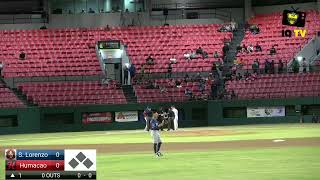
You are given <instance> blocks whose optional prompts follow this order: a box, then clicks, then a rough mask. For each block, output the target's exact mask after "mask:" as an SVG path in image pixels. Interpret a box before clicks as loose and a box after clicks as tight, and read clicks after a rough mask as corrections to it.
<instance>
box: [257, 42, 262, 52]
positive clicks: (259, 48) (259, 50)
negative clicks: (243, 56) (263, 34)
mask: <svg viewBox="0 0 320 180" xmlns="http://www.w3.org/2000/svg"><path fill="white" fill-rule="evenodd" d="M256 52H262V48H261V46H260V45H259V44H258V42H257V44H256Z"/></svg>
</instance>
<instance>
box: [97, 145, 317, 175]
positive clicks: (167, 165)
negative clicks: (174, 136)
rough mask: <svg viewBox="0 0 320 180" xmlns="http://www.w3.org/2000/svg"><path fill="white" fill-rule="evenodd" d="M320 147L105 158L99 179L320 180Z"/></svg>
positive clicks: (100, 165)
mask: <svg viewBox="0 0 320 180" xmlns="http://www.w3.org/2000/svg"><path fill="white" fill-rule="evenodd" d="M319 152H320V148H281V149H256V150H252V149H251V150H243V149H242V150H229V151H226V150H224V151H209V152H188V153H184V152H170V153H167V154H165V156H163V158H161V159H157V158H155V157H154V156H153V155H152V154H130V155H102V156H99V159H98V167H99V169H103V171H100V172H99V171H98V173H99V174H98V177H99V180H100V179H101V180H107V179H108V180H150V179H152V180H215V179H219V180H220V179H223V180H224V179H228V180H229V179H230V180H248V179H252V180H253V179H259V180H275V179H281V180H318V179H319V177H320V171H319V169H320V156H319Z"/></svg>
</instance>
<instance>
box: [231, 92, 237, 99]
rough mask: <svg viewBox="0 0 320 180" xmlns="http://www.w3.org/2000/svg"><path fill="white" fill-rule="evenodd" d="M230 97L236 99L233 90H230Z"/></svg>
mask: <svg viewBox="0 0 320 180" xmlns="http://www.w3.org/2000/svg"><path fill="white" fill-rule="evenodd" d="M231 99H237V95H236V93H235V92H234V90H231Z"/></svg>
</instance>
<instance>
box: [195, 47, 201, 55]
mask: <svg viewBox="0 0 320 180" xmlns="http://www.w3.org/2000/svg"><path fill="white" fill-rule="evenodd" d="M196 54H197V55H198V54H200V55H203V49H202V48H201V47H199V48H198V49H196Z"/></svg>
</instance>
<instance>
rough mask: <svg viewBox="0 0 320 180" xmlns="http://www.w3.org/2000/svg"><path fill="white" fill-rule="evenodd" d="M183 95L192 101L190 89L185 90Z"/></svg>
mask: <svg viewBox="0 0 320 180" xmlns="http://www.w3.org/2000/svg"><path fill="white" fill-rule="evenodd" d="M184 94H185V95H186V96H188V97H189V100H192V97H193V93H192V91H191V89H189V88H187V89H185V91H184Z"/></svg>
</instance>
